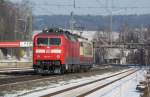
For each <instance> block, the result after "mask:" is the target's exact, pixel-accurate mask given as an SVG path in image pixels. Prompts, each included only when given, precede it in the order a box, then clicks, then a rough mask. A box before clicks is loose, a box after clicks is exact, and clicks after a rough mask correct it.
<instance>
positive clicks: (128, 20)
mask: <svg viewBox="0 0 150 97" xmlns="http://www.w3.org/2000/svg"><path fill="white" fill-rule="evenodd" d="M74 19H75V26H76V27H84V29H86V30H97V29H99V28H104V27H105V28H108V27H109V25H110V16H90V15H86V16H79V15H76V16H74ZM70 20H71V17H70V16H69V15H51V16H48V15H43V16H35V17H34V22H33V25H34V29H36V30H38V29H42V28H43V27H45V26H54V27H61V28H69V25H70ZM124 24H126V25H128V26H130V27H141V25H143V26H150V14H147V15H115V16H113V30H115V31H117V30H119V28H120V27H121V26H122V25H124Z"/></svg>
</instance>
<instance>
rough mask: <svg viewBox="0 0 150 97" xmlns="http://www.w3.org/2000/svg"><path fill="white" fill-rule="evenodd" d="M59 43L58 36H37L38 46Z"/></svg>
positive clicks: (57, 44)
mask: <svg viewBox="0 0 150 97" xmlns="http://www.w3.org/2000/svg"><path fill="white" fill-rule="evenodd" d="M60 44H61V39H60V38H37V45H38V46H51V45H55V46H59V45H60Z"/></svg>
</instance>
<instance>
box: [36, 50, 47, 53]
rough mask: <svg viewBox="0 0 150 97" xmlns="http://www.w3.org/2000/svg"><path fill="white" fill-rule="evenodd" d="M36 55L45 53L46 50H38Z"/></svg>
mask: <svg viewBox="0 0 150 97" xmlns="http://www.w3.org/2000/svg"><path fill="white" fill-rule="evenodd" d="M36 53H45V50H44V49H36Z"/></svg>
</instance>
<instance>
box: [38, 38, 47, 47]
mask: <svg viewBox="0 0 150 97" xmlns="http://www.w3.org/2000/svg"><path fill="white" fill-rule="evenodd" d="M37 45H38V46H48V38H38V39H37Z"/></svg>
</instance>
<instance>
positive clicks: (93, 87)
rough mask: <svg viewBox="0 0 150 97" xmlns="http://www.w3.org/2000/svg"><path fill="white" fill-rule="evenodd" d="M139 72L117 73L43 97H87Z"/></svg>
mask: <svg viewBox="0 0 150 97" xmlns="http://www.w3.org/2000/svg"><path fill="white" fill-rule="evenodd" d="M136 71H137V70H129V71H125V72H121V73H117V74H114V75H111V76H108V77H104V78H101V79H97V80H94V81H91V82H88V83H84V84H80V85H76V86H73V87H69V88H66V89H63V90H60V91H55V92H52V93H50V94H47V95H44V96H42V97H85V96H87V95H89V94H91V93H93V92H95V91H97V90H99V89H101V88H103V87H105V86H108V85H110V84H112V83H114V82H116V81H119V80H120V79H123V78H125V77H127V76H129V75H131V74H133V73H135V72H136Z"/></svg>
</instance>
